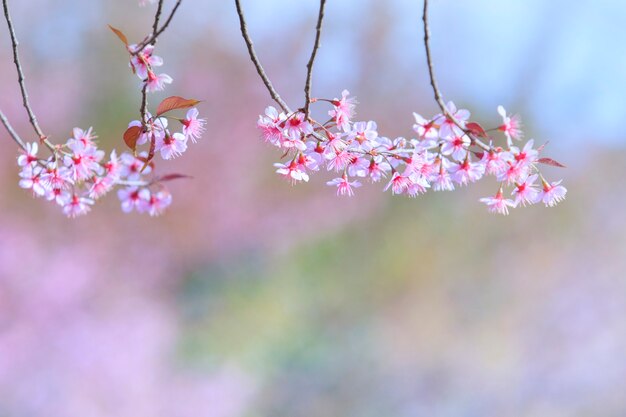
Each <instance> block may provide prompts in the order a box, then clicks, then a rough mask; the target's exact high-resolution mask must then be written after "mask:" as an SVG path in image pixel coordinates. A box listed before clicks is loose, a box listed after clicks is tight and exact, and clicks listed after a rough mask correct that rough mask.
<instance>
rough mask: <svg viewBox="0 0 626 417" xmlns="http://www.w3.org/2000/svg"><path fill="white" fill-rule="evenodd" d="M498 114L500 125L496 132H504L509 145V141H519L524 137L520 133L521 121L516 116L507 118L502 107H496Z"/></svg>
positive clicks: (522, 133)
mask: <svg viewBox="0 0 626 417" xmlns="http://www.w3.org/2000/svg"><path fill="white" fill-rule="evenodd" d="M498 114H499V115H500V116H502V124H501V125H500V126H498V130H500V131H501V132H504V134H505V135H506V137H507V139H508V141H509V144H510V141H511V139H518V140H519V139H521V138H523V137H524V132H522V119H521V118H520V117H519V116H518V115H516V114H515V115H513V116H507V114H506V110H504V107H502V106H498Z"/></svg>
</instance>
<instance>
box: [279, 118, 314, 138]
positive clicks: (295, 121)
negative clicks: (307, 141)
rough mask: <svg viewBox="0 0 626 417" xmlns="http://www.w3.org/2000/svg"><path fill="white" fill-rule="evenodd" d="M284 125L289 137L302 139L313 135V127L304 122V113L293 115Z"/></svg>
mask: <svg viewBox="0 0 626 417" xmlns="http://www.w3.org/2000/svg"><path fill="white" fill-rule="evenodd" d="M282 124H284V131H285V135H286V136H288V137H301V136H302V135H305V136H306V135H310V134H311V133H313V126H311V124H310V123H309V122H308V121H307V120H304V113H302V112H296V113H294V114H292V115H291V117H289V118H288V119H287V120H285V121H284V122H283V123H282Z"/></svg>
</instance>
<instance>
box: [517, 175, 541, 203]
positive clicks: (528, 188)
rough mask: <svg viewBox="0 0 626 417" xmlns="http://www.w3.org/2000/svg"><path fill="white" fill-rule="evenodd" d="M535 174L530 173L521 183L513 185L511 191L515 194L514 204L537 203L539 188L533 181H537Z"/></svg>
mask: <svg viewBox="0 0 626 417" xmlns="http://www.w3.org/2000/svg"><path fill="white" fill-rule="evenodd" d="M537 177H538V176H537V174H534V175H530V176H529V177H528V178H526V179H525V180H524V181H522V182H521V183H518V184H516V185H515V188H514V189H513V191H512V192H511V194H512V195H513V196H515V205H516V206H519V205H520V204H521V205H522V206H526V205H527V204H529V205H530V204H535V203H537V202H538V201H539V200H540V198H539V189H538V188H537V186H535V181H537Z"/></svg>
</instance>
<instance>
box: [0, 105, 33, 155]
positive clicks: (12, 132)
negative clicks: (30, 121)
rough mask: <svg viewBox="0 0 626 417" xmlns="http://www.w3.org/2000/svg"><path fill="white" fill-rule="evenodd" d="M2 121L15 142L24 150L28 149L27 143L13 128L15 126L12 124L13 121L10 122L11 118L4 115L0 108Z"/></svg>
mask: <svg viewBox="0 0 626 417" xmlns="http://www.w3.org/2000/svg"><path fill="white" fill-rule="evenodd" d="M0 121H1V122H2V124H3V125H4V127H5V129H6V130H7V132H9V135H10V136H11V138H12V139H13V140H14V141H15V143H17V144H18V145H19V147H20V148H22V149H23V150H24V151H26V150H27V149H26V144H25V143H24V141H23V140H22V138H20V135H18V134H17V132H16V131H15V129H13V126H11V123H9V119H7V117H6V116H5V115H4V113H3V112H2V110H0Z"/></svg>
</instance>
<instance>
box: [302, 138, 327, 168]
mask: <svg viewBox="0 0 626 417" xmlns="http://www.w3.org/2000/svg"><path fill="white" fill-rule="evenodd" d="M306 156H307V158H308V159H307V164H306V167H307V168H308V169H310V170H312V171H318V170H319V169H320V168H321V167H322V166H324V163H325V162H326V158H324V147H323V146H322V143H321V142H317V141H310V142H307V144H306Z"/></svg>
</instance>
